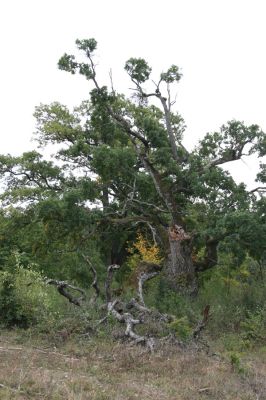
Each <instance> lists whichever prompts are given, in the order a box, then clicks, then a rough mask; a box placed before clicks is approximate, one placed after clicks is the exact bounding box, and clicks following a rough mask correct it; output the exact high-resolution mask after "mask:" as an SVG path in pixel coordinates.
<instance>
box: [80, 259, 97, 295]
mask: <svg viewBox="0 0 266 400" xmlns="http://www.w3.org/2000/svg"><path fill="white" fill-rule="evenodd" d="M82 257H83V259H84V260H85V261H86V263H87V264H88V265H89V267H90V270H91V272H92V274H93V282H92V284H91V287H92V288H93V289H94V290H95V296H94V298H93V300H92V301H93V302H95V301H96V299H97V298H98V297H99V295H100V289H99V286H98V278H97V272H96V269H95V268H94V266H93V265H92V263H91V261H90V259H89V257H88V256H85V255H84V254H82Z"/></svg>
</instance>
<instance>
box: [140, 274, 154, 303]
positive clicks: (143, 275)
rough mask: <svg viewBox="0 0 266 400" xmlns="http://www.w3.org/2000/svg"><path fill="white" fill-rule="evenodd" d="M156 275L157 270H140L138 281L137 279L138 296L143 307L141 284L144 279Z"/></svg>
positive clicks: (146, 279)
mask: <svg viewBox="0 0 266 400" xmlns="http://www.w3.org/2000/svg"><path fill="white" fill-rule="evenodd" d="M157 275H158V272H151V273H146V272H142V273H141V274H140V275H139V277H138V281H139V284H138V297H139V300H140V303H141V305H142V306H143V307H145V303H144V298H143V285H144V283H145V282H146V281H148V280H150V279H152V278H154V277H155V276H157Z"/></svg>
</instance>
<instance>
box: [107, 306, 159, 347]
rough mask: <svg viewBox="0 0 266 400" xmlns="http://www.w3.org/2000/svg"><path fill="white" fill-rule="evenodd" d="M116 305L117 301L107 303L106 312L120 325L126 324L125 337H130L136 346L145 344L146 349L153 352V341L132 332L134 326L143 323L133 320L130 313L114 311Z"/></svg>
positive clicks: (139, 320)
mask: <svg viewBox="0 0 266 400" xmlns="http://www.w3.org/2000/svg"><path fill="white" fill-rule="evenodd" d="M116 304H117V300H115V301H113V302H110V303H108V312H109V313H110V314H112V315H113V316H114V317H115V318H116V319H117V320H118V321H119V322H120V323H125V324H126V330H125V336H128V337H130V338H131V339H132V340H134V341H135V342H136V343H137V344H138V343H143V344H145V345H146V346H147V347H148V349H149V350H150V351H151V352H153V350H154V345H155V342H154V339H153V338H148V337H146V336H140V335H138V334H137V333H136V332H134V330H133V329H134V326H135V325H138V324H141V323H142V322H143V321H142V320H141V319H135V318H134V317H133V316H132V315H131V314H130V313H119V312H118V311H117V310H116V309H115V306H116Z"/></svg>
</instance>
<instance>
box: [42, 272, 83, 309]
mask: <svg viewBox="0 0 266 400" xmlns="http://www.w3.org/2000/svg"><path fill="white" fill-rule="evenodd" d="M46 283H47V284H48V285H54V286H56V287H57V290H58V292H59V293H60V294H61V295H62V296H64V297H66V298H67V299H68V301H69V302H70V303H72V304H75V305H76V306H79V307H80V306H81V302H82V301H83V300H84V299H85V298H86V294H85V292H84V290H82V289H80V288H78V287H76V286H72V285H69V284H68V283H67V282H65V281H57V280H54V279H48V280H47V281H46ZM66 289H71V290H74V291H77V292H80V293H81V294H82V296H81V297H79V298H77V297H74V296H72V294H71V293H69V292H68V291H67V290H66Z"/></svg>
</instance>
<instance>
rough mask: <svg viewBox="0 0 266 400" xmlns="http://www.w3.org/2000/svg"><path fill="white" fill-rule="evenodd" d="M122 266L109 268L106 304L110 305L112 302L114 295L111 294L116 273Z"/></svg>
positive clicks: (113, 265) (114, 265)
mask: <svg viewBox="0 0 266 400" xmlns="http://www.w3.org/2000/svg"><path fill="white" fill-rule="evenodd" d="M119 268H120V265H117V264H112V265H109V267H108V268H107V277H106V281H105V295H106V303H107V304H109V303H110V302H111V300H112V293H111V284H112V280H113V275H114V271H116V270H118V269H119Z"/></svg>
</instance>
